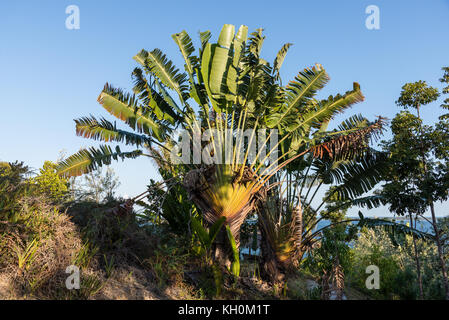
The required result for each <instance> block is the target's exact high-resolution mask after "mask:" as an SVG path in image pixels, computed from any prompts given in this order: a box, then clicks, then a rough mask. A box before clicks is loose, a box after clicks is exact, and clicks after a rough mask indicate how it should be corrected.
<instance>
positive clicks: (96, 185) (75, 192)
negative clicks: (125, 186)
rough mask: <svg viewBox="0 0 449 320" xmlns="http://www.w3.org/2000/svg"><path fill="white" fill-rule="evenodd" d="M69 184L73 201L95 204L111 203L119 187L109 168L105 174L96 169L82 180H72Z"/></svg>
mask: <svg viewBox="0 0 449 320" xmlns="http://www.w3.org/2000/svg"><path fill="white" fill-rule="evenodd" d="M80 179H81V180H80ZM71 183H72V186H71V189H72V196H73V200H76V201H93V202H97V203H110V202H113V201H114V199H115V197H116V194H115V193H116V191H117V188H118V187H119V186H120V181H119V178H118V177H117V176H116V174H115V171H114V170H113V169H112V168H111V167H107V168H106V171H105V172H103V170H102V168H98V169H97V170H95V171H92V172H89V173H88V174H86V175H85V176H83V177H82V178H72V181H71Z"/></svg>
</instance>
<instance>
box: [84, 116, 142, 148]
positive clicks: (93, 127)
mask: <svg viewBox="0 0 449 320" xmlns="http://www.w3.org/2000/svg"><path fill="white" fill-rule="evenodd" d="M75 123H76V134H77V135H78V136H82V137H84V138H88V139H93V140H101V141H105V142H110V141H116V142H124V143H125V144H127V145H128V144H132V145H135V146H137V147H140V146H145V145H148V146H149V145H151V138H149V137H147V136H145V135H140V134H136V133H133V132H127V131H124V130H120V129H117V127H116V126H115V123H114V124H112V123H111V122H109V121H107V120H106V119H104V118H101V119H100V120H97V119H96V118H95V117H93V116H91V117H90V118H88V117H83V118H80V119H76V120H75Z"/></svg>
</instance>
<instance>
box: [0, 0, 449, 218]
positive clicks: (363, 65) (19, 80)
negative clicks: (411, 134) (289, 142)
mask: <svg viewBox="0 0 449 320" xmlns="http://www.w3.org/2000/svg"><path fill="white" fill-rule="evenodd" d="M68 5H77V6H78V7H79V9H80V29H79V30H68V29H66V27H65V20H66V17H67V14H66V13H65V9H66V7H67V6H68ZM368 5H377V6H378V7H379V9H380V29H379V30H368V29H367V28H366V27H365V19H366V18H367V16H368V15H367V14H366V13H365V8H366V7H367V6H368ZM225 23H230V24H235V25H236V26H239V25H241V24H245V25H248V27H249V29H250V30H252V31H254V30H255V29H256V28H259V27H262V28H264V29H265V35H266V36H267V39H266V41H265V43H264V47H263V51H262V52H263V57H264V58H266V59H267V60H268V61H272V60H273V58H274V56H275V55H276V53H277V51H278V50H279V49H280V47H281V46H282V45H283V44H284V43H286V42H291V43H293V44H294V46H293V47H292V48H291V49H290V51H289V53H288V55H287V58H286V60H285V62H284V65H283V70H282V77H283V80H284V82H286V81H288V80H289V79H292V78H293V77H294V76H295V75H296V74H297V72H298V71H300V70H302V69H303V68H304V67H308V66H311V65H313V64H315V63H321V64H322V65H323V66H324V67H325V68H326V70H327V72H328V73H329V75H330V77H331V81H330V83H329V85H328V86H327V87H326V88H325V89H324V90H322V92H321V93H320V96H321V97H323V98H325V97H327V96H328V95H330V94H335V93H339V92H340V93H343V92H345V91H347V90H350V89H351V88H352V83H353V82H354V81H357V82H359V83H360V85H361V88H362V91H363V92H364V94H365V97H366V100H365V102H363V103H361V104H358V105H355V106H354V107H353V108H352V109H351V110H349V111H348V112H346V113H345V114H344V117H345V118H346V117H347V116H350V115H352V114H355V113H362V114H363V115H364V116H366V117H368V118H371V119H374V117H375V116H378V115H382V116H385V117H388V118H390V119H391V118H393V117H394V115H395V113H396V112H398V111H399V109H398V107H396V105H395V103H394V101H395V100H396V99H397V98H398V95H399V92H400V89H401V86H402V85H403V84H405V83H406V82H412V81H417V80H426V81H427V82H428V83H429V84H430V85H433V86H436V87H438V88H441V85H440V83H439V82H438V79H439V78H440V77H441V75H442V72H441V67H442V66H447V65H449V41H448V31H449V1H448V0H446V1H443V0H429V1H402V0H395V1H391V0H390V1H376V0H370V1H356V0H352V1H350V0H345V1H299V0H296V1H234V0H232V1H231V0H228V1H169V0H166V1H133V0H130V1H126V2H125V1H120V2H119V1H99V0H96V1H74V0H72V1H46V0H43V1H39V2H37V1H14V2H10V3H6V2H3V1H2V2H1V3H0V92H1V93H2V98H1V102H0V108H1V109H0V111H1V112H0V132H1V139H0V160H2V161H14V160H16V159H18V160H23V161H25V162H26V163H27V164H28V165H30V166H31V167H34V168H39V167H41V166H42V164H43V162H44V161H45V160H53V161H55V160H56V159H57V158H58V154H59V152H60V151H61V150H64V151H65V152H66V153H67V155H70V154H72V153H74V152H76V151H78V150H79V149H80V148H81V147H88V146H91V145H96V143H95V142H93V141H89V140H86V139H83V138H80V137H77V136H76V135H75V126H74V122H73V119H75V118H79V117H82V116H87V115H89V114H93V115H97V116H105V117H106V118H108V119H110V120H113V118H112V116H110V115H109V114H108V113H107V112H106V111H105V110H103V109H102V108H101V106H100V105H98V103H97V102H96V99H97V97H98V94H99V93H100V91H101V89H102V88H103V86H104V84H105V83H106V82H109V83H111V84H113V85H114V86H117V87H121V88H124V89H130V88H131V86H132V82H131V77H130V74H131V72H132V70H133V68H134V67H135V66H136V64H135V62H134V60H132V57H133V55H135V54H136V53H137V52H138V51H139V50H140V49H142V48H145V49H147V50H152V49H153V48H160V49H162V50H163V51H164V52H165V53H166V54H167V55H168V56H169V57H170V58H171V59H172V60H173V61H174V62H175V64H177V65H178V67H180V68H182V66H183V64H182V62H181V56H180V54H179V53H178V49H177V47H176V45H175V43H174V42H173V41H172V39H171V35H172V34H173V33H176V32H179V31H181V30H183V29H185V30H186V31H187V32H188V33H189V34H190V35H191V36H192V38H194V39H195V40H197V39H198V38H197V36H196V34H197V33H198V31H204V30H210V31H211V32H212V34H213V36H215V37H216V36H217V35H218V33H219V31H220V29H221V27H222V25H223V24H225ZM440 103H441V99H440V100H439V101H438V102H436V103H434V104H432V105H428V106H427V107H425V108H424V109H423V112H422V115H423V118H424V121H425V122H427V123H429V122H432V121H434V120H435V119H436V118H437V116H438V114H439V113H440V110H439V107H438V106H439V104H440ZM341 119H343V117H342V118H341ZM341 119H338V120H341ZM385 137H386V138H387V137H388V133H387V134H386V135H385ZM113 168H114V169H115V170H116V173H117V174H118V175H119V177H120V181H121V183H122V185H121V187H120V190H119V193H120V194H122V195H124V194H128V195H135V194H138V193H140V192H141V191H143V190H145V186H146V184H147V182H148V180H149V178H150V177H153V178H157V174H156V171H155V167H154V165H153V164H152V163H151V162H150V161H149V160H148V159H144V158H142V159H137V160H129V161H125V162H123V163H122V162H120V163H117V164H115V165H113ZM437 208H438V209H439V210H438V211H439V214H440V215H442V214H443V213H442V212H444V214H445V215H447V214H448V213H449V212H448V205H447V204H442V205H439V206H438V207H437ZM371 214H377V215H385V214H388V213H387V212H386V210H385V209H377V210H374V211H373V212H371Z"/></svg>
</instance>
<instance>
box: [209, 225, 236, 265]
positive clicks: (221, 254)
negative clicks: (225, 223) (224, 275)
mask: <svg viewBox="0 0 449 320" xmlns="http://www.w3.org/2000/svg"><path fill="white" fill-rule="evenodd" d="M231 254H232V248H231V245H230V243H229V239H228V235H227V233H226V229H225V228H221V230H220V231H219V232H218V235H217V237H216V238H215V241H214V242H213V244H212V259H213V261H214V262H217V263H218V265H220V266H225V267H226V268H230V267H231Z"/></svg>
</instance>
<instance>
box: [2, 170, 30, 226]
mask: <svg viewBox="0 0 449 320" xmlns="http://www.w3.org/2000/svg"><path fill="white" fill-rule="evenodd" d="M28 175H30V170H29V168H28V167H27V166H25V165H24V163H23V162H17V161H16V162H14V163H2V165H1V166H0V220H9V221H16V220H17V215H18V213H19V211H20V200H21V199H23V198H24V197H25V196H26V195H29V194H31V193H32V192H33V186H32V184H30V183H29V181H28V180H27V176H28Z"/></svg>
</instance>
